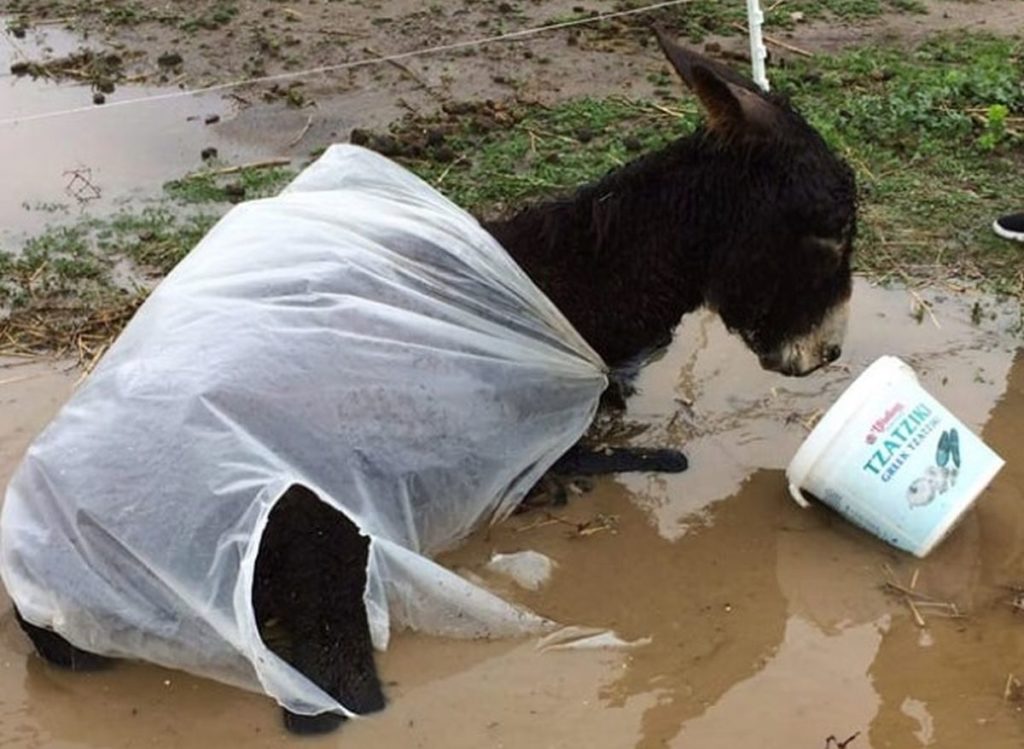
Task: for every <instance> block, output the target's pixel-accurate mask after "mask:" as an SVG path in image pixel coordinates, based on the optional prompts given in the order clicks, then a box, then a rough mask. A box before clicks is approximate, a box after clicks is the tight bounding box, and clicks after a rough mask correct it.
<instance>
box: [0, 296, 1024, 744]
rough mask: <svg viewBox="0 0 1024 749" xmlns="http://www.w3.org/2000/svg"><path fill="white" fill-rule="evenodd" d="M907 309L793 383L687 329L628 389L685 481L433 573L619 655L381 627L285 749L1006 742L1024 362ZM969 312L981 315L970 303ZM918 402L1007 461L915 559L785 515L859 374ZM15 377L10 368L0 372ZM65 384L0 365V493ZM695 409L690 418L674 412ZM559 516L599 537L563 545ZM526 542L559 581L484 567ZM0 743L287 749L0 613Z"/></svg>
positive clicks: (695, 326) (884, 317) (627, 487)
mask: <svg viewBox="0 0 1024 749" xmlns="http://www.w3.org/2000/svg"><path fill="white" fill-rule="evenodd" d="M937 296H938V297H942V294H938V295H936V294H931V295H926V298H927V299H929V300H930V301H932V302H933V304H934V306H933V308H932V309H933V313H934V320H933V319H932V318H931V317H930V315H928V314H925V315H924V317H923V319H922V320H921V321H920V322H918V321H917V320H916V319H915V316H914V315H913V314H912V312H913V305H914V304H915V303H916V302H915V300H914V299H913V297H911V296H910V295H908V294H907V293H906V292H904V291H900V290H883V289H876V288H872V287H870V286H868V285H867V284H866V283H861V284H859V286H858V288H857V291H856V293H855V310H854V316H853V321H852V324H851V331H850V337H849V340H848V342H847V346H846V352H845V353H844V356H843V358H842V360H841V362H842V363H843V364H845V365H846V367H847V368H848V370H849V371H847V369H846V368H844V367H834V368H832V369H830V370H829V371H827V372H823V373H819V374H818V375H815V376H813V377H811V378H807V379H804V380H799V381H795V380H789V379H785V378H781V377H777V376H774V375H771V374H767V373H763V372H760V371H759V370H758V369H757V367H756V362H755V361H754V359H753V357H752V356H751V355H749V354H748V353H746V352H745V351H744V350H743V348H742V346H740V345H739V344H738V343H736V342H735V341H733V340H732V339H730V338H728V337H727V336H726V335H725V334H724V333H723V331H722V330H721V328H720V326H718V324H717V323H715V322H714V321H713V320H712V319H710V318H705V317H702V316H694V317H693V318H692V319H690V320H688V321H687V322H686V323H685V324H684V326H683V327H682V329H681V330H680V333H679V336H678V338H677V341H676V343H675V345H674V346H673V347H672V348H671V349H670V350H669V352H668V354H667V355H666V356H665V357H664V358H663V359H662V360H661V361H659V362H657V363H655V364H653V365H652V366H651V367H649V368H648V369H647V370H646V371H645V372H644V374H643V375H642V377H641V380H640V382H639V386H640V388H641V393H640V394H639V395H638V396H637V397H636V398H634V399H633V401H632V402H631V405H630V411H629V413H628V419H629V420H630V421H632V422H635V428H634V431H635V432H638V433H639V436H637V437H636V440H638V441H641V442H648V443H650V444H656V443H657V444H662V443H668V444H676V445H682V446H683V447H684V448H685V449H686V450H687V452H688V453H689V455H690V457H691V460H692V465H691V469H690V471H688V472H687V473H685V474H682V475H680V476H677V477H669V478H665V477H657V478H640V479H630V480H623V479H621V478H620V479H613V478H609V479H607V480H602V481H600V482H598V483H597V486H596V487H595V489H594V491H592V492H591V493H590V494H588V495H586V496H585V497H581V498H577V499H574V500H573V501H572V502H571V503H570V505H569V506H568V507H567V508H565V509H564V510H563V511H559V512H558V513H557V517H558V521H555V522H552V521H550V520H549V519H548V518H547V516H546V515H545V514H544V513H542V512H532V513H527V514H524V515H520V516H516V517H514V518H512V519H511V520H509V521H508V522H506V523H504V524H503V525H501V526H499V527H497V528H494V529H491V530H490V531H489V532H486V533H483V532H482V533H480V534H479V535H478V536H477V537H475V538H473V539H471V540H470V541H469V542H468V543H467V544H466V545H465V546H464V547H463V548H460V549H458V550H457V551H455V552H453V553H451V554H449V555H448V556H447V557H446V559H445V561H446V563H448V564H449V565H451V566H452V567H454V568H456V569H458V570H460V571H463V572H464V573H466V574H469V575H474V576H478V577H480V578H481V579H483V580H485V581H487V582H489V583H490V584H492V585H494V587H495V588H496V589H498V590H500V591H502V592H503V593H504V594H506V595H509V596H511V597H513V598H515V599H516V600H518V601H520V602H522V603H523V604H525V605H528V606H530V607H532V608H534V609H536V610H537V611H540V612H542V613H543V614H545V615H547V616H550V617H552V618H555V619H557V620H558V621H560V622H563V623H565V624H574V625H586V626H592V627H596V628H600V629H609V630H614V631H615V632H616V633H617V634H618V636H619V637H620V638H621V639H622V640H623V641H627V642H631V643H635V647H632V648H626V649H621V648H620V649H618V650H583V649H579V650H544V649H541V648H538V646H537V643H535V642H499V643H479V642H468V643H467V642H457V641H445V640H435V639H431V638H425V637H420V636H416V635H413V634H401V635H398V636H397V637H396V638H395V639H394V641H393V644H392V648H391V650H389V652H387V653H385V654H383V655H382V656H381V658H380V661H379V662H380V667H381V672H382V675H383V678H384V679H385V681H386V682H387V684H388V686H387V691H388V694H389V697H390V699H391V704H390V706H389V707H388V709H387V710H386V711H385V712H384V713H383V714H381V715H380V716H378V717H375V718H372V719H367V720H362V721H358V722H356V723H353V724H350V725H348V726H346V727H345V728H344V729H343V731H342V733H340V734H338V735H336V736H332V737H328V738H325V739H320V740H315V741H312V742H307V741H303V742H302V743H303V745H316V746H319V745H324V746H333V745H342V744H343V745H344V746H346V747H356V748H358V747H382V746H409V747H413V746H416V747H445V748H446V749H448V748H452V747H467V748H468V747H480V746H495V747H498V746H502V747H534V746H550V747H578V746H596V747H634V746H635V747H644V748H647V747H662V746H671V747H681V748H690V747H692V748H694V749H714V748H715V747H723V748H725V747H728V748H730V749H734V748H735V747H742V746H755V745H756V746H764V747H779V748H780V749H783V748H784V749H796V748H798V747H808V748H809V749H819V748H820V747H822V746H824V745H825V742H826V738H827V737H828V736H830V735H834V736H836V737H837V738H838V739H840V740H844V739H846V738H848V737H850V736H852V735H853V734H855V733H858V732H859V736H857V738H856V739H855V740H854V741H853V742H851V743H850V744H849V745H848V746H850V747H851V748H852V749H864V748H865V747H875V749H881V748H882V747H895V748H897V749H900V748H902V747H908V748H909V747H919V746H939V747H942V746H950V747H962V746H985V747H995V748H1001V747H1017V746H1020V745H1021V741H1022V740H1024V713H1022V712H1021V711H1020V707H1021V704H1020V703H1016V702H1013V701H1012V700H1005V699H1004V687H1005V684H1006V680H1007V676H1008V674H1009V673H1011V672H1012V673H1017V674H1019V675H1021V674H1024V618H1022V617H1021V616H1017V617H1014V615H1013V612H1012V610H1011V608H1010V606H1009V605H1008V603H1007V601H1008V594H1007V591H1006V590H1005V589H1004V587H1003V586H1004V585H1009V584H1013V583H1016V582H1024V356H1021V355H1019V354H1016V352H1015V349H1016V347H1018V346H1019V345H1020V340H1021V339H1020V334H1019V331H1018V330H1016V329H1015V327H1014V326H1015V325H1018V324H1019V315H1020V312H1019V309H1018V308H1015V307H1009V308H1007V307H1002V306H1000V305H998V304H995V303H993V302H991V301H990V300H986V299H981V298H976V297H974V296H970V295H959V294H957V295H953V294H948V295H946V297H944V298H937ZM975 301H978V302H979V303H980V304H981V305H982V309H980V310H979V312H980V315H979V316H978V317H980V321H979V322H978V324H974V323H972V321H971V318H972V305H973V304H974V303H975ZM883 353H895V354H897V355H900V356H902V357H904V358H906V359H907V360H908V361H910V362H912V363H913V364H914V366H915V367H916V368H917V369H918V371H919V372H920V373H921V374H922V379H923V380H924V381H925V383H926V385H927V386H928V387H929V389H931V390H932V391H933V392H935V393H936V394H937V395H938V397H939V398H940V399H941V400H943V401H944V402H945V403H946V404H947V405H949V406H950V407H951V408H952V410H954V412H956V413H957V414H958V415H960V416H961V418H963V420H964V421H966V422H967V423H968V424H970V425H972V426H974V427H979V428H981V427H983V429H984V431H983V434H984V438H985V439H986V441H987V442H988V443H989V444H990V445H992V446H993V447H994V448H995V449H996V451H997V452H999V453H1000V454H1001V455H1002V456H1003V457H1004V458H1005V459H1006V461H1007V467H1006V468H1005V469H1004V471H1003V472H1002V473H1001V474H1000V475H999V477H998V478H997V479H996V480H995V482H993V484H992V485H991V487H990V488H989V489H988V490H987V491H986V492H985V494H984V495H983V497H982V498H981V500H980V501H979V503H978V505H977V507H976V509H975V510H973V511H972V512H971V513H970V514H969V516H968V517H967V519H966V520H965V521H964V523H963V524H962V525H961V527H960V528H958V529H957V530H956V531H955V533H954V534H953V535H952V536H951V537H950V538H949V539H948V540H947V541H946V542H945V543H944V544H943V545H942V546H941V547H940V548H939V549H938V550H937V551H936V552H935V553H934V554H933V555H932V556H930V557H929V558H928V559H927V560H924V561H920V560H915V559H913V558H911V557H908V556H906V555H904V554H902V553H900V552H897V551H894V550H892V549H890V548H889V547H886V546H885V545H883V544H882V543H880V542H878V541H876V540H874V539H873V538H871V537H870V536H868V535H866V534H864V533H862V532H860V531H858V530H857V529H855V528H853V527H851V526H850V525H849V524H847V523H846V522H844V521H842V520H841V519H838V518H837V517H835V516H834V515H833V514H831V513H830V512H828V511H826V510H824V509H821V508H812V509H810V510H802V509H800V508H798V507H797V506H796V505H795V504H794V503H793V502H792V501H791V500H790V499H789V498H788V495H787V493H786V490H785V483H784V478H783V475H782V471H781V469H782V467H784V465H785V463H786V460H787V459H788V457H789V455H790V454H791V453H792V451H793V449H794V448H795V446H796V445H797V444H798V443H799V441H800V440H801V439H802V437H803V435H804V434H805V433H806V432H805V428H804V426H802V424H801V421H809V420H810V419H811V418H813V416H814V413H815V412H816V411H817V410H818V409H821V408H823V407H825V406H827V405H828V404H829V403H830V402H831V401H832V400H833V399H834V397H835V396H836V395H837V394H838V393H839V392H840V391H841V390H842V388H843V387H844V386H845V384H846V383H848V382H849V381H850V380H851V379H852V377H853V376H854V375H855V374H856V373H857V372H859V371H860V370H861V369H863V367H864V366H865V365H866V364H867V363H868V362H870V361H872V360H873V359H874V358H875V357H876V356H878V355H880V354H883ZM14 364H19V363H17V362H14ZM72 378H73V375H72V374H70V373H63V372H61V370H60V369H59V367H55V366H50V365H40V364H31V365H19V366H13V367H7V368H3V369H0V481H5V480H6V477H7V475H8V474H9V472H10V470H11V469H12V468H13V464H14V462H15V460H16V459H17V456H18V455H19V454H20V453H21V451H22V450H23V449H24V446H25V445H26V444H27V442H28V441H29V440H30V439H31V436H32V435H33V434H34V433H35V432H36V431H37V430H38V429H39V428H40V427H41V426H42V425H43V424H44V423H45V422H46V421H47V419H48V418H49V417H50V416H51V415H52V413H54V412H55V410H56V409H57V408H58V407H59V405H60V403H61V402H62V401H63V400H64V399H65V398H66V396H67V395H68V393H69V392H70V389H71V387H72V384H73V383H72ZM689 403H692V405H686V404H689ZM573 524H589V526H587V527H588V529H597V528H600V529H601V530H597V531H596V532H592V533H589V532H588V533H585V534H580V533H579V532H578V531H577V529H576V527H575V525H573ZM526 549H533V550H536V551H540V552H543V553H545V554H547V555H548V556H549V557H551V558H552V559H553V560H554V561H555V562H556V563H557V565H558V566H557V568H556V570H555V572H554V575H553V577H552V579H551V581H550V582H549V584H548V585H547V586H546V587H545V588H543V589H542V590H541V591H539V592H527V591H522V590H517V589H516V588H515V587H514V586H513V585H512V584H511V583H509V582H507V581H504V580H502V579H500V578H497V577H495V576H493V575H492V574H490V573H488V572H486V570H485V569H484V564H485V562H486V561H487V559H488V558H489V556H490V554H491V553H492V552H495V551H499V552H514V551H521V550H526ZM886 564H888V565H889V567H890V568H891V569H892V572H893V574H895V575H896V576H897V578H899V579H900V580H901V581H903V582H904V583H905V584H907V583H909V580H910V579H911V577H912V576H913V575H914V573H915V571H916V572H917V581H916V586H917V588H918V589H920V590H922V591H926V592H927V593H929V594H931V595H934V596H936V597H938V598H941V599H942V600H948V601H952V602H955V603H956V604H957V605H958V606H960V607H961V608H963V609H965V610H966V611H968V612H969V617H968V618H966V619H962V620H949V619H942V618H938V617H936V616H929V615H927V614H925V626H924V627H921V626H918V625H917V624H916V623H915V622H914V619H913V618H912V616H911V614H910V612H909V610H908V608H907V607H906V605H905V604H904V603H903V602H902V601H901V600H899V599H897V598H893V597H890V596H889V595H887V594H886V593H884V592H883V591H882V589H881V582H882V581H883V579H884V577H883V574H884V573H883V571H882V569H883V565H886ZM0 612H2V613H0V746H8V745H10V746H25V747H42V746H46V747H50V746H54V747H65V746H66V747H72V746H74V747H121V746H134V745H143V744H144V745H148V746H174V747H187V746H196V747H199V746H204V747H205V746H230V745H238V744H241V743H242V742H245V743H246V745H250V746H257V747H259V746H272V745H273V746H276V745H294V740H293V739H290V738H288V737H287V736H285V735H284V734H283V732H282V731H281V729H280V727H279V724H278V716H277V714H276V711H275V710H274V709H273V706H272V705H271V704H269V701H268V700H266V699H264V698H261V697H259V696H257V695H251V694H247V693H243V692H240V691H237V690H233V689H230V688H227V687H222V686H220V685H217V684H213V683H210V682H206V681H203V680H199V679H194V678H192V677H189V676H187V675H184V674H180V673H177V672H171V671H165V670H162V669H156V668H151V667H148V666H144V665H134V664H132V665H129V664H119V666H118V668H116V669H114V670H112V671H110V672H109V673H102V674H94V675H74V674H64V673H61V672H57V671H54V670H53V669H51V668H48V667H46V666H45V665H44V664H42V663H41V662H40V661H39V660H38V659H37V658H36V657H34V656H33V655H31V651H30V647H29V645H28V643H27V642H26V641H25V639H24V638H23V637H22V635H21V634H20V632H19V631H18V629H17V627H16V625H15V623H14V621H13V619H12V617H11V614H10V611H9V608H8V606H7V604H6V601H3V602H0Z"/></svg>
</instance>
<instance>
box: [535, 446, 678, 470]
mask: <svg viewBox="0 0 1024 749" xmlns="http://www.w3.org/2000/svg"><path fill="white" fill-rule="evenodd" d="M688 466H689V462H688V461H687V460H686V456H685V455H683V454H682V453H681V452H679V451H678V450H672V449H668V448H648V447H615V448H607V449H604V450H594V449H593V448H590V447H587V446H585V445H581V444H578V443H577V444H576V445H573V446H572V447H571V448H569V451H568V452H567V453H565V455H563V456H562V457H561V458H559V459H558V460H557V461H556V462H555V464H554V465H553V466H552V467H551V470H550V472H551V473H553V474H555V475H567V476H596V475H599V474H605V473H630V472H634V471H652V472H656V473H681V472H683V471H685V470H686V469H687V467H688Z"/></svg>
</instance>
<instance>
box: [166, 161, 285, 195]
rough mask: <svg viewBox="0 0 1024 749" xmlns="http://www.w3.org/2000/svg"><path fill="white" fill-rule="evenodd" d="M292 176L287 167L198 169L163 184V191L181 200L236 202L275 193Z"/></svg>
mask: <svg viewBox="0 0 1024 749" xmlns="http://www.w3.org/2000/svg"><path fill="white" fill-rule="evenodd" d="M294 176H295V172H294V171H292V170H291V169H284V168H281V167H274V168H248V169H241V170H239V171H237V172H232V173H231V174H223V173H217V171H216V170H214V171H210V172H199V173H197V174H190V175H187V176H185V177H182V178H181V179H177V180H173V181H171V182H168V183H167V184H165V185H164V191H165V192H166V193H167V194H168V195H169V196H170V197H172V198H174V199H175V200H177V201H179V202H181V203H189V204H197V203H237V202H239V201H240V200H252V199H255V198H265V197H268V196H270V195H276V194H277V193H278V192H280V191H281V188H283V187H284V186H285V185H286V184H288V182H290V181H291V180H292V178H293V177H294Z"/></svg>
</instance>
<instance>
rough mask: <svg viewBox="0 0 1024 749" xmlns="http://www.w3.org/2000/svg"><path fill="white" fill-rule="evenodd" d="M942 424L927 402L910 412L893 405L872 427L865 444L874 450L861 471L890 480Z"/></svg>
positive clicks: (899, 405)
mask: <svg viewBox="0 0 1024 749" xmlns="http://www.w3.org/2000/svg"><path fill="white" fill-rule="evenodd" d="M939 423H940V419H939V417H938V416H935V415H933V414H932V410H931V409H930V408H929V407H928V405H927V404H925V403H919V404H917V405H916V406H914V407H913V408H912V409H910V410H909V411H907V410H906V409H905V408H904V406H903V404H902V403H896V404H894V405H893V406H891V407H890V408H888V409H886V411H885V415H884V416H882V417H881V418H880V419H878V420H876V421H875V422H873V423H872V425H871V431H869V432H868V434H867V437H866V438H865V440H864V441H865V442H867V444H869V445H872V446H874V448H875V449H874V451H873V452H872V453H871V455H870V457H869V458H868V460H867V462H866V463H864V466H863V469H862V470H864V471H867V472H869V473H872V474H874V475H876V476H880V477H881V480H882V481H885V482H888V481H890V480H891V479H892V478H893V477H894V476H895V475H896V474H897V473H898V472H899V470H900V468H902V467H903V466H904V465H905V464H906V463H907V462H908V461H909V460H910V456H911V455H912V454H913V452H914V451H915V450H917V448H918V447H920V446H921V445H922V444H923V443H924V441H925V438H926V437H928V435H929V434H931V433H932V432H933V431H934V430H935V428H936V427H937V426H938V425H939ZM879 435H881V436H879Z"/></svg>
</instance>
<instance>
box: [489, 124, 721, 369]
mask: <svg viewBox="0 0 1024 749" xmlns="http://www.w3.org/2000/svg"><path fill="white" fill-rule="evenodd" d="M702 140H703V139H702V138H699V137H693V136H691V137H690V138H686V139H684V140H680V141H676V142H675V143H673V144H672V145H670V146H668V147H667V148H665V149H663V150H662V151H659V152H657V153H652V154H649V155H647V156H644V157H641V158H640V159H638V160H636V161H634V162H631V163H630V164H627V165H626V166H624V167H621V168H619V169H617V170H615V171H613V172H611V173H609V174H608V175H607V176H606V177H604V178H603V179H602V180H600V181H599V182H597V183H595V184H592V185H588V186H585V187H582V188H580V189H579V190H578V191H577V192H576V193H575V195H573V196H571V197H567V198H562V199H557V200H553V201H550V202H546V203H541V204H538V205H535V206H532V207H530V208H527V209H525V210H523V211H521V212H520V213H518V214H517V215H515V216H513V217H512V218H510V219H508V220H504V221H497V222H493V223H490V224H488V225H487V229H488V230H489V231H490V232H491V233H492V234H493V235H494V237H495V238H496V239H497V240H498V241H499V242H500V243H501V244H502V245H503V246H504V247H505V249H506V250H507V251H508V252H509V254H510V255H512V257H513V258H514V259H515V260H516V262H518V263H519V265H520V266H521V267H522V268H523V269H524V270H525V271H526V273H527V274H528V275H529V276H530V278H531V279H532V280H533V281H534V282H535V283H536V284H537V285H538V286H539V287H540V288H541V290H542V291H543V292H544V293H545V294H546V295H547V296H548V298H549V299H551V301H552V302H554V304H555V305H556V306H557V307H558V308H559V309H560V310H561V312H562V313H563V314H564V315H565V316H566V317H567V318H568V319H569V321H570V322H571V323H572V324H573V325H574V326H575V328H576V329H577V330H578V331H579V333H580V334H581V335H582V336H583V337H584V339H586V341H587V342H588V343H589V344H590V345H591V346H592V347H593V348H594V349H595V350H596V351H597V352H598V353H599V354H600V355H601V357H602V358H603V359H604V360H605V362H607V363H608V364H610V365H613V366H614V365H619V364H622V363H624V362H626V361H628V360H629V359H632V358H634V357H636V356H637V355H639V354H641V353H642V352H644V351H646V350H649V349H652V348H655V347H657V346H659V345H662V344H663V343H665V342H666V341H667V339H668V337H669V336H670V335H671V332H672V330H673V328H674V327H675V326H676V325H677V324H678V322H679V320H680V318H681V317H682V316H683V314H685V313H686V312H689V311H691V310H693V309H696V308H697V307H699V306H700V305H701V303H702V301H703V284H704V277H705V275H706V260H705V258H704V257H703V254H704V253H703V252H701V249H700V244H699V243H698V242H697V241H696V240H697V239H698V238H699V237H700V234H701V233H702V232H701V231H700V227H699V226H698V225H697V223H698V222H699V221H700V218H699V214H698V213H697V212H696V211H695V208H696V205H695V201H696V196H697V194H698V193H699V191H700V188H701V184H700V183H701V182H703V180H702V179H701V176H700V175H701V173H702V172H703V171H705V169H704V168H703V166H702V165H703V164H704V161H705V160H702V159H701V158H700V153H699V152H700V150H701V147H702V146H701V141H702Z"/></svg>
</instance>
